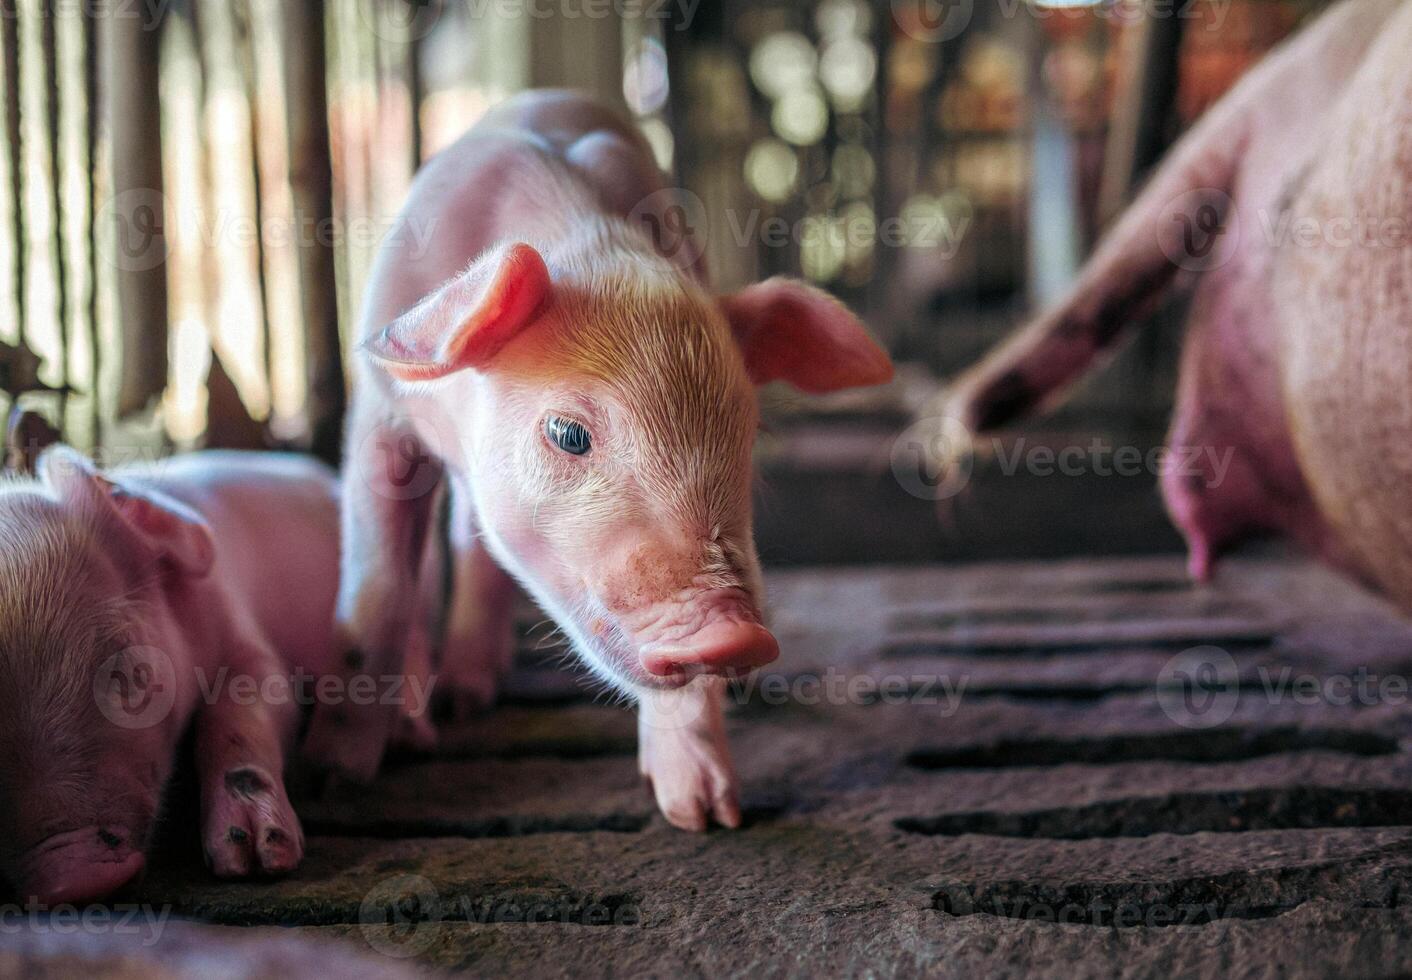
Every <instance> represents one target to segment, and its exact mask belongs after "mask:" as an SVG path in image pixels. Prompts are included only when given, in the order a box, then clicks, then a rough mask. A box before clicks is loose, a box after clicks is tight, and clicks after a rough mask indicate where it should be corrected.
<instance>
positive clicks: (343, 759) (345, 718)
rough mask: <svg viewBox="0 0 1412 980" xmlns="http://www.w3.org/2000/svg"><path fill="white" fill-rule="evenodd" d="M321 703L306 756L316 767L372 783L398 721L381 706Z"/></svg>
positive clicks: (306, 748) (353, 779) (309, 736)
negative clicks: (366, 706) (366, 707)
mask: <svg viewBox="0 0 1412 980" xmlns="http://www.w3.org/2000/svg"><path fill="white" fill-rule="evenodd" d="M368 708H369V709H372V710H368V709H365V708H358V707H357V706H353V705H346V704H338V705H332V704H321V705H318V706H317V707H316V708H315V709H314V717H313V720H312V721H311V722H310V723H309V734H308V735H306V736H305V738H304V748H303V755H304V758H305V759H306V760H308V762H309V763H310V764H311V765H313V766H315V767H316V768H319V769H323V770H326V771H328V772H331V773H334V774H336V775H338V776H342V777H343V778H345V779H347V780H350V781H351V782H355V783H370V782H372V781H373V779H374V777H376V776H377V774H378V769H379V768H380V767H381V766H382V756H383V752H384V751H385V750H386V748H387V743H388V740H389V738H390V736H391V732H390V731H388V727H389V726H390V724H391V723H395V721H396V718H395V717H394V716H393V715H392V713H391V712H388V711H386V710H383V709H382V708H381V707H380V706H368Z"/></svg>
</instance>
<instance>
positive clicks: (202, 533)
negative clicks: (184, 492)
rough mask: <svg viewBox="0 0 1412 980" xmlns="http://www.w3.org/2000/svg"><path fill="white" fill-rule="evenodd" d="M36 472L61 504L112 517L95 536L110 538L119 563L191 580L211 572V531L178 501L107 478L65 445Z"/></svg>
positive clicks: (132, 483) (48, 452)
mask: <svg viewBox="0 0 1412 980" xmlns="http://www.w3.org/2000/svg"><path fill="white" fill-rule="evenodd" d="M37 471H38V475H39V478H40V480H41V481H43V482H44V484H45V485H46V486H48V487H49V488H50V489H51V490H52V491H53V492H54V494H55V495H56V496H57V497H58V498H59V499H60V500H61V501H64V502H66V503H69V504H73V505H76V506H78V505H83V506H87V507H91V508H93V509H94V510H95V511H97V512H98V513H99V514H103V515H106V516H108V517H112V518H115V520H112V521H106V520H105V521H103V522H102V523H101V524H100V525H99V533H100V534H104V535H109V534H111V535H112V536H113V540H112V541H111V542H110V545H111V547H112V550H113V553H114V555H115V556H116V557H118V558H119V559H120V560H129V559H132V558H134V557H136V558H138V559H139V560H140V561H141V560H145V561H147V562H165V563H166V564H167V565H169V566H170V567H172V568H175V569H176V570H177V571H179V572H182V573H183V574H185V575H189V576H191V577H193V578H201V577H202V576H204V575H206V574H208V573H209V572H210V571H211V566H212V565H213V564H214V563H215V560H216V545H215V540H214V539H213V538H212V536H211V528H210V526H209V525H207V523H206V521H205V520H204V519H203V518H202V517H201V515H199V514H197V513H196V512H195V511H194V510H192V509H191V508H190V507H188V506H186V505H185V504H183V503H181V502H180V501H178V500H176V499H174V498H172V497H169V496H167V495H166V494H164V493H162V492H161V491H159V490H156V489H154V488H151V487H146V486H142V485H140V484H139V483H138V482H136V481H129V480H127V479H123V478H112V477H109V476H107V475H106V474H104V473H102V472H100V471H99V470H98V468H97V467H95V466H94V465H93V463H92V462H91V461H90V460H89V459H88V458H87V457H86V456H84V455H82V454H81V453H79V452H77V451H75V450H73V449H71V448H69V447H68V446H65V445H57V446H53V447H51V448H49V449H46V450H45V451H44V453H43V454H42V455H40V457H39V463H38V466H37Z"/></svg>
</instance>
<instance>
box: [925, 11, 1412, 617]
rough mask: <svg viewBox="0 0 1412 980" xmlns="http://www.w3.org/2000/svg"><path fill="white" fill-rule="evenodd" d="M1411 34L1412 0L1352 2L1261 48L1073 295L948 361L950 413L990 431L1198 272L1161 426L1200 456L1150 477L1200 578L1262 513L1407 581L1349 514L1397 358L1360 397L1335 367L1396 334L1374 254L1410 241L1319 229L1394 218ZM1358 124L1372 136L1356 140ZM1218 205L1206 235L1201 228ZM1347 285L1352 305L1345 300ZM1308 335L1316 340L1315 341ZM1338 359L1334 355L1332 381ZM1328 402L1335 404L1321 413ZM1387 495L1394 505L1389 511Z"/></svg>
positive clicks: (1301, 536)
mask: <svg viewBox="0 0 1412 980" xmlns="http://www.w3.org/2000/svg"><path fill="white" fill-rule="evenodd" d="M1409 39H1412V5H1408V4H1405V3H1399V2H1396V0H1356V2H1347V3H1344V4H1341V5H1339V6H1338V7H1335V8H1334V9H1332V10H1330V11H1329V12H1328V13H1327V14H1326V15H1325V16H1324V17H1322V18H1321V19H1320V20H1319V21H1317V22H1316V23H1315V24H1313V25H1312V26H1311V27H1309V28H1308V29H1307V30H1306V31H1305V32H1304V33H1302V34H1301V35H1299V36H1298V37H1296V38H1294V39H1293V40H1292V41H1290V42H1288V43H1287V44H1286V45H1284V46H1283V47H1282V48H1281V49H1280V50H1278V51H1277V52H1275V53H1273V54H1272V55H1271V56H1270V57H1269V58H1268V59H1267V60H1266V61H1265V62H1263V63H1262V64H1261V65H1259V66H1257V68H1255V69H1254V70H1252V71H1251V73H1250V74H1249V75H1248V76H1247V77H1246V78H1245V79H1243V80H1242V81H1241V83H1240V84H1239V85H1237V86H1236V88H1235V89H1233V90H1232V92H1231V93H1230V94H1229V95H1228V96H1227V97H1226V98H1225V99H1223V100H1222V101H1221V102H1220V103H1218V104H1217V105H1216V106H1215V107H1213V108H1212V109H1211V110H1210V111H1209V112H1208V114H1207V116H1206V117H1205V118H1203V119H1202V120H1201V122H1200V123H1199V124H1198V125H1197V126H1196V127H1195V128H1194V129H1193V131H1192V132H1191V133H1190V134H1188V136H1187V137H1185V138H1184V139H1183V140H1182V141H1181V143H1180V144H1178V146H1177V147H1176V148H1175V149H1174V150H1173V152H1172V154H1171V156H1170V157H1169V159H1168V160H1166V161H1164V163H1163V164H1162V166H1161V167H1160V168H1159V170H1158V171H1157V173H1156V174H1155V175H1154V176H1153V178H1152V180H1151V182H1150V183H1149V184H1148V186H1147V187H1146V188H1145V189H1144V190H1143V192H1142V194H1141V195H1140V196H1139V197H1138V199H1137V200H1136V201H1135V202H1134V204H1133V205H1132V207H1131V208H1130V209H1129V210H1128V211H1127V212H1126V213H1125V214H1124V215H1123V217H1122V218H1121V219H1120V221H1119V222H1118V223H1117V225H1115V227H1114V228H1113V230H1112V231H1111V233H1110V234H1109V235H1108V236H1107V237H1106V238H1105V240H1104V242H1103V243H1102V244H1101V246H1100V248H1099V249H1098V251H1097V252H1096V253H1095V255H1094V257H1093V259H1092V260H1091V261H1090V262H1089V263H1088V264H1087V265H1086V266H1085V268H1084V270H1083V272H1082V274H1081V276H1080V279H1079V281H1078V283H1077V284H1076V285H1075V287H1074V290H1073V291H1072V293H1071V295H1070V296H1069V297H1068V298H1067V299H1066V300H1064V301H1063V302H1061V303H1060V304H1059V305H1058V306H1056V307H1055V308H1054V309H1052V310H1049V311H1046V312H1045V313H1044V314H1043V315H1042V316H1041V317H1039V318H1038V319H1037V320H1036V321H1035V322H1034V323H1033V324H1032V325H1031V326H1030V327H1028V328H1027V329H1026V330H1024V331H1022V332H1021V333H1019V334H1017V335H1016V337H1015V338H1013V339H1012V340H1011V341H1010V342H1008V343H1007V344H1006V345H1004V346H1003V347H1001V348H1000V349H999V350H997V351H996V352H995V353H994V354H992V355H991V356H990V357H988V358H987V359H986V360H985V361H984V362H982V363H981V364H980V365H978V366H977V367H976V368H975V369H973V370H972V371H970V372H968V373H967V374H966V375H965V376H963V377H962V378H961V379H959V380H958V382H957V383H956V385H954V386H953V389H952V392H951V395H950V398H951V404H950V407H949V410H950V411H951V412H952V413H954V414H955V415H957V416H959V417H960V418H962V419H963V420H964V421H966V422H967V423H968V424H969V425H970V426H971V427H972V428H975V429H984V428H988V427H991V426H994V425H998V424H1001V423H1003V422H1004V421H1007V420H1008V419H1010V418H1013V417H1015V416H1017V415H1019V414H1021V413H1023V412H1025V411H1027V410H1029V409H1031V408H1033V407H1035V406H1037V405H1039V404H1041V403H1042V402H1043V401H1045V399H1047V398H1048V397H1049V396H1050V395H1051V394H1052V393H1053V392H1055V391H1056V390H1058V389H1060V388H1062V387H1063V386H1064V385H1065V384H1067V383H1068V382H1069V381H1071V380H1073V379H1074V378H1075V377H1077V376H1078V375H1079V374H1080V373H1081V372H1082V371H1083V370H1084V369H1085V368H1086V367H1087V366H1088V365H1089V364H1090V363H1091V362H1092V361H1093V360H1094V358H1095V357H1097V356H1098V355H1100V354H1102V353H1103V352H1105V351H1106V350H1107V349H1109V348H1110V347H1111V345H1112V343H1113V342H1114V341H1115V340H1116V339H1117V338H1118V337H1119V336H1120V335H1121V333H1122V332H1123V330H1124V328H1125V327H1127V326H1128V325H1129V324H1130V323H1131V322H1133V321H1134V320H1135V319H1137V318H1139V317H1141V316H1142V315H1143V314H1144V313H1145V312H1147V311H1149V310H1150V309H1151V308H1152V307H1153V306H1154V305H1155V304H1156V302H1157V300H1158V299H1159V298H1160V296H1161V295H1162V293H1163V292H1164V290H1165V289H1166V287H1167V286H1168V285H1170V284H1171V283H1172V282H1173V281H1174V280H1182V279H1188V278H1191V277H1193V276H1195V277H1198V278H1197V280H1196V288H1195V293H1194V296H1193V298H1192V307H1191V316H1190V322H1189V327H1188V336H1187V341H1186V347H1185V350H1184V352H1183V359H1182V371H1181V376H1180V380H1179V385H1178V393H1177V410H1176V415H1175V418H1174V420H1173V424H1172V430H1171V434H1170V442H1171V444H1172V445H1173V446H1174V447H1178V448H1187V447H1191V448H1200V449H1202V450H1203V451H1202V452H1200V453H1193V454H1183V455H1182V457H1181V458H1183V459H1188V460H1198V461H1200V464H1201V465H1202V466H1203V469H1201V470H1200V471H1191V470H1190V469H1187V470H1186V471H1184V472H1179V471H1178V469H1177V468H1172V469H1169V470H1167V471H1164V473H1163V474H1162V489H1163V494H1164V497H1165V499H1166V502H1167V506H1168V510H1169V511H1170V512H1171V514H1172V516H1173V519H1174V521H1175V522H1176V523H1177V525H1178V526H1179V528H1180V529H1181V530H1182V532H1183V534H1184V535H1185V536H1186V539H1187V542H1188V546H1189V548H1190V552H1191V568H1192V571H1193V573H1194V574H1195V575H1196V576H1197V577H1202V578H1204V577H1205V576H1207V575H1208V574H1209V573H1210V569H1211V565H1212V562H1213V561H1214V559H1215V558H1216V557H1217V556H1218V555H1219V553H1220V552H1221V551H1222V550H1223V549H1224V548H1226V547H1227V546H1228V545H1229V544H1230V543H1232V542H1234V541H1236V540H1238V539H1239V538H1241V537H1242V536H1244V535H1246V534H1249V533H1252V532H1262V531H1277V532H1280V533H1284V534H1288V535H1290V536H1292V537H1294V538H1296V539H1297V540H1299V541H1301V542H1302V543H1303V544H1305V545H1306V546H1307V547H1309V548H1311V549H1313V550H1314V551H1315V552H1317V553H1318V554H1320V555H1321V556H1322V557H1324V558H1325V559H1326V560H1329V561H1331V562H1333V563H1335V564H1337V565H1339V566H1341V567H1345V568H1352V569H1355V570H1357V571H1360V572H1364V573H1365V574H1373V575H1376V576H1377V577H1378V579H1379V581H1380V583H1381V584H1382V585H1383V587H1385V588H1387V589H1389V590H1390V591H1392V592H1394V593H1398V594H1402V595H1404V596H1406V595H1407V593H1406V592H1405V590H1404V588H1403V587H1402V586H1399V584H1398V583H1397V581H1395V579H1396V576H1389V575H1386V574H1381V573H1377V572H1375V571H1374V569H1373V567H1372V565H1371V564H1370V563H1369V562H1368V561H1367V560H1366V559H1364V558H1361V557H1360V556H1359V552H1360V551H1362V550H1363V549H1364V546H1363V545H1361V544H1359V542H1358V541H1357V540H1356V538H1357V537H1359V535H1358V534H1357V533H1356V532H1354V533H1350V532H1351V531H1352V527H1351V522H1350V521H1349V520H1348V518H1347V517H1346V516H1345V514H1344V512H1345V511H1346V509H1347V508H1349V507H1360V506H1361V505H1359V504H1357V501H1359V500H1363V501H1370V500H1371V499H1372V498H1371V496H1370V495H1369V494H1370V491H1371V489H1372V484H1371V479H1372V478H1371V475H1370V473H1369V467H1371V466H1375V465H1377V464H1375V463H1374V462H1373V457H1374V456H1375V455H1376V454H1379V453H1381V452H1382V451H1383V448H1385V447H1382V448H1379V447H1380V446H1381V444H1379V445H1374V443H1378V440H1379V439H1380V438H1381V436H1379V435H1378V434H1379V433H1383V432H1385V431H1386V428H1387V425H1388V422H1389V417H1388V416H1387V414H1386V413H1384V412H1380V411H1376V410H1374V408H1373V404H1374V403H1382V402H1385V401H1386V400H1387V399H1388V398H1396V397H1401V396H1402V393H1403V392H1404V391H1405V390H1406V387H1407V381H1408V376H1407V374H1406V372H1405V370H1404V372H1403V373H1402V375H1401V378H1400V380H1394V377H1393V375H1395V374H1396V371H1395V369H1393V372H1392V375H1389V374H1388V373H1386V370H1387V368H1388V367H1389V365H1388V363H1387V362H1384V364H1383V365H1382V366H1381V367H1380V369H1379V370H1381V371H1383V372H1384V373H1382V374H1381V376H1380V377H1378V378H1376V379H1372V380H1375V381H1376V384H1375V385H1374V386H1373V388H1372V391H1374V392H1376V393H1375V394H1372V395H1371V397H1368V398H1366V400H1364V401H1363V402H1362V404H1360V405H1357V406H1355V405H1353V404H1351V403H1350V401H1349V400H1350V399H1351V400H1354V401H1356V400H1358V399H1359V398H1360V397H1363V396H1359V395H1355V394H1354V391H1356V390H1358V389H1357V388H1356V387H1346V385H1347V384H1348V382H1351V381H1353V380H1354V377H1353V375H1355V374H1356V373H1357V368H1355V367H1354V366H1353V365H1352V364H1350V363H1349V362H1348V359H1349V358H1352V359H1353V360H1354V361H1358V360H1359V353H1358V351H1359V348H1360V345H1361V342H1360V340H1359V336H1360V335H1361V334H1362V333H1363V332H1364V331H1370V332H1372V333H1373V334H1375V335H1377V336H1378V337H1381V338H1383V341H1384V342H1386V343H1387V344H1389V345H1391V346H1395V347H1398V348H1399V349H1402V350H1405V349H1406V346H1407V341H1408V338H1409V330H1412V319H1409V316H1410V315H1412V296H1409V294H1408V293H1407V288H1408V282H1409V280H1408V279H1407V277H1406V276H1403V277H1401V280H1400V282H1399V280H1398V277H1397V276H1396V275H1389V274H1388V272H1387V270H1390V269H1391V270H1395V269H1397V268H1398V267H1399V266H1401V267H1402V268H1405V264H1406V262H1407V261H1408V254H1409V252H1408V241H1407V239H1406V238H1405V237H1404V238H1403V240H1402V244H1401V246H1400V247H1396V246H1394V247H1391V248H1387V247H1374V248H1369V247H1365V246H1363V245H1360V244H1358V243H1357V242H1353V243H1349V244H1345V245H1343V246H1340V245H1336V244H1333V243H1331V242H1330V241H1328V240H1326V239H1325V237H1324V236H1323V235H1322V232H1323V231H1325V230H1327V229H1329V227H1330V221H1331V220H1333V219H1336V218H1341V219H1345V220H1349V221H1355V220H1356V219H1358V218H1359V217H1360V216H1361V215H1363V213H1364V211H1365V209H1366V208H1367V207H1368V206H1369V205H1370V204H1373V203H1376V207H1377V215H1376V217H1377V218H1379V219H1392V220H1393V221H1394V222H1400V223H1401V225H1402V227H1404V228H1405V227H1406V224H1407V222H1408V220H1409V218H1412V208H1409V202H1408V200H1407V198H1406V193H1407V191H1406V186H1407V184H1406V181H1407V158H1406V155H1405V148H1406V146H1407V142H1408V140H1409V134H1412V126H1409V120H1408V115H1407V114H1408V100H1407V90H1406V88H1405V87H1404V88H1403V89H1402V90H1401V91H1400V92H1398V91H1397V85H1396V80H1397V78H1398V75H1399V72H1401V74H1402V75H1405V71H1402V70H1401V61H1402V58H1403V57H1404V56H1405V51H1406V45H1407V43H1408V41H1409ZM1372 133H1377V134H1379V135H1378V137H1377V139H1376V140H1375V141H1374V142H1373V143H1371V144H1370V143H1369V142H1368V141H1369V137H1370V134H1372ZM1398 146H1401V147H1402V148H1403V149H1404V155H1403V156H1402V157H1401V159H1400V160H1399V159H1398V156H1397V152H1396V151H1395V149H1394V148H1395V147H1398ZM1320 188H1322V190H1321V189H1320ZM1331 191H1332V192H1333V193H1331ZM1399 194H1400V195H1401V199H1400V200H1399ZM1316 201H1317V202H1318V203H1315V202H1316ZM1313 211H1318V212H1319V218H1318V224H1317V227H1318V229H1319V230H1320V234H1318V235H1316V237H1315V240H1312V241H1311V240H1309V238H1308V237H1307V229H1305V221H1306V219H1307V218H1309V217H1311V216H1312V215H1311V212H1313ZM1216 214H1219V215H1220V216H1221V225H1222V227H1223V229H1224V233H1223V234H1222V235H1220V236H1212V235H1210V234H1209V232H1208V231H1207V229H1209V227H1210V224H1209V223H1208V222H1207V219H1208V217H1209V216H1211V215H1216ZM1302 229H1305V230H1302ZM1379 269H1380V270H1384V271H1382V272H1376V273H1375V272H1374V270H1379ZM1373 279H1376V280H1377V282H1373V281H1371V280H1373ZM1355 296H1362V297H1364V298H1365V299H1366V300H1367V302H1361V301H1354V302H1353V303H1352V304H1351V306H1350V305H1347V304H1346V301H1347V300H1349V299H1352V298H1353V297H1355ZM1355 309H1356V310H1357V311H1358V312H1357V314H1356V315H1355V316H1354V317H1353V318H1352V319H1350V318H1349V317H1348V316H1347V315H1346V314H1347V313H1348V312H1351V311H1353V310H1355ZM1313 350H1318V351H1319V352H1320V353H1319V354H1318V355H1316V356H1312V357H1311V356H1310V353H1311V352H1312V351H1313ZM1335 361H1338V362H1340V363H1343V364H1345V374H1344V376H1343V378H1342V379H1341V381H1340V383H1338V384H1329V382H1330V381H1332V380H1333V379H1332V377H1331V375H1330V374H1329V373H1328V372H1329V371H1330V369H1331V366H1332V364H1333V363H1334V362H1335ZM1404 367H1405V365H1404ZM1362 380H1363V381H1364V382H1366V381H1368V380H1370V379H1368V378H1366V377H1365V378H1363V379H1362ZM1368 391H1369V389H1368V387H1367V386H1366V384H1365V385H1364V387H1363V392H1364V394H1365V395H1366V394H1367V393H1368ZM1330 399H1333V400H1335V401H1339V402H1341V407H1340V408H1339V409H1338V410H1333V409H1332V407H1331V406H1330V405H1329V400H1330ZM1316 434H1317V435H1316ZM1350 456H1355V457H1358V458H1361V459H1363V460H1364V465H1363V466H1353V467H1351V471H1352V472H1361V473H1362V474H1363V475H1362V476H1359V477H1354V478H1352V480H1348V479H1345V478H1343V477H1335V476H1334V475H1333V473H1332V471H1331V468H1330V467H1329V466H1328V465H1327V464H1328V461H1329V460H1330V459H1332V458H1342V459H1343V460H1344V461H1345V465H1346V466H1350V465H1351V459H1350ZM1346 472H1347V471H1346ZM1333 480H1339V481H1341V482H1340V485H1339V486H1338V487H1337V488H1335V487H1332V486H1330V483H1331V481H1333ZM1387 503H1388V502H1387V501H1384V502H1383V504H1382V505H1380V506H1386V504H1387ZM1398 512H1405V510H1402V509H1400V508H1397V507H1393V508H1392V510H1391V511H1385V513H1398ZM1397 520H1401V518H1397ZM1404 540H1406V539H1404Z"/></svg>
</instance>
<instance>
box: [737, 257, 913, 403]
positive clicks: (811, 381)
mask: <svg viewBox="0 0 1412 980" xmlns="http://www.w3.org/2000/svg"><path fill="white" fill-rule="evenodd" d="M721 306H722V307H723V308H724V310H725V313H726V317H727V319H729V320H730V324H731V329H732V330H733V331H734V332H735V337H736V340H737V341H738V342H739V343H740V348H741V351H742V353H744V355H745V366H746V368H747V369H748V370H749V371H750V377H751V380H753V381H754V382H755V383H756V384H765V383H766V382H769V381H787V382H789V383H790V384H792V385H793V386H794V387H796V388H798V389H799V390H800V391H806V392H809V393H810V394H823V393H825V392H830V391H838V390H840V389H842V388H861V387H864V386H867V385H877V384H882V383H883V382H885V381H889V380H891V378H892V361H891V360H890V359H889V358H888V356H887V352H886V351H884V350H883V349H882V348H881V347H879V346H878V344H877V342H876V341H875V340H873V338H872V337H871V336H869V335H868V330H867V328H866V327H864V326H863V324H862V323H861V322H859V320H858V318H857V317H855V316H854V315H853V314H852V313H850V312H849V311H848V308H847V307H845V306H844V305H843V304H842V303H840V302H839V301H838V300H836V299H834V298H833V297H832V296H830V295H829V294H828V293H825V292H824V291H823V290H820V289H815V288H814V287H813V286H808V285H805V284H804V283H802V282H799V281H797V280H793V279H768V280H766V281H765V282H762V283H759V284H758V285H755V286H748V287H746V288H745V289H743V290H741V291H740V292H738V293H735V294H734V295H731V296H727V297H724V298H723V299H722V300H721Z"/></svg>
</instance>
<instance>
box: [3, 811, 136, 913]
mask: <svg viewBox="0 0 1412 980" xmlns="http://www.w3.org/2000/svg"><path fill="white" fill-rule="evenodd" d="M145 866H146V859H145V858H144V856H143V854H142V852H141V851H140V850H138V849H137V848H136V847H135V846H134V844H133V843H132V835H131V834H129V833H128V832H127V830H126V829H124V828H120V827H85V828H82V829H80V830H73V831H68V832H66V833H63V834H58V835H56V836H54V837H51V838H49V839H48V840H46V841H44V842H43V843H41V844H40V845H39V846H37V847H35V848H34V849H33V850H31V851H30V852H29V853H27V854H25V855H23V856H21V858H20V862H19V871H20V873H19V879H20V888H21V892H22V894H23V895H24V896H25V897H26V898H33V899H34V900H35V901H37V902H39V903H40V904H42V905H47V906H54V905H61V904H73V905H78V904H83V903H85V902H96V901H99V900H101V899H104V898H106V897H108V896H109V895H111V894H112V893H113V892H115V891H117V890H118V889H119V888H121V887H123V886H124V885H126V884H128V883H129V882H130V881H132V880H134V879H135V878H137V877H138V876H139V875H141V874H142V871H143V869H144V867H145Z"/></svg>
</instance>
